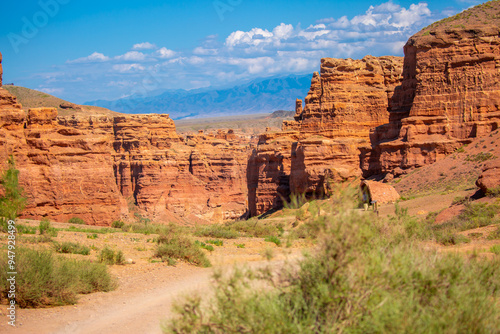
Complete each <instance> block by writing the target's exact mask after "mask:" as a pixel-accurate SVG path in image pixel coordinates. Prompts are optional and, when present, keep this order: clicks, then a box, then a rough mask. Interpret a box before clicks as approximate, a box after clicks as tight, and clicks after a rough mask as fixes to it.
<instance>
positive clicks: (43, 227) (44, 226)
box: [38, 218, 57, 237]
mask: <svg viewBox="0 0 500 334" xmlns="http://www.w3.org/2000/svg"><path fill="white" fill-rule="evenodd" d="M38 231H39V232H40V235H48V236H51V237H57V229H55V228H53V227H51V226H50V221H49V220H48V219H47V218H44V219H42V220H41V221H40V224H39V225H38Z"/></svg>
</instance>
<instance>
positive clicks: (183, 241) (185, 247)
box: [154, 233, 213, 267]
mask: <svg viewBox="0 0 500 334" xmlns="http://www.w3.org/2000/svg"><path fill="white" fill-rule="evenodd" d="M157 242H158V247H157V249H156V252H155V254H154V256H155V257H158V258H161V259H162V261H169V259H180V260H184V261H186V262H189V263H192V264H195V265H197V266H200V267H210V265H211V264H210V261H209V260H208V259H207V257H206V255H205V253H203V251H202V250H201V249H200V248H199V247H198V246H197V245H196V244H195V243H193V242H192V241H191V240H190V239H189V238H187V237H186V236H182V235H179V234H176V233H169V234H163V235H160V236H159V237H158V241H157ZM212 248H213V247H212Z"/></svg>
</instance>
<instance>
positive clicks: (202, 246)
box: [194, 240, 214, 252]
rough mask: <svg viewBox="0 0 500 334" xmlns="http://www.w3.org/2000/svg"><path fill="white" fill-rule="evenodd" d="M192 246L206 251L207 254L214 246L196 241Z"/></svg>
mask: <svg viewBox="0 0 500 334" xmlns="http://www.w3.org/2000/svg"><path fill="white" fill-rule="evenodd" d="M194 244H195V245H196V246H198V247H200V248H203V249H206V250H207V251H209V252H213V251H214V246H212V245H207V244H206V243H204V242H201V241H198V240H195V242H194Z"/></svg>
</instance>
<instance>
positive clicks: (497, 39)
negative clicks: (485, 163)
mask: <svg viewBox="0 0 500 334" xmlns="http://www.w3.org/2000/svg"><path fill="white" fill-rule="evenodd" d="M499 11H500V3H499V2H489V3H487V4H484V5H480V6H477V7H474V8H472V9H470V10H467V11H465V12H463V13H461V14H458V15H457V16H455V17H452V18H449V19H446V20H443V21H440V22H437V23H435V24H433V25H431V26H430V27H428V28H426V29H424V30H422V31H421V32H419V33H418V34H416V35H414V36H413V37H411V38H410V39H409V41H408V43H407V44H406V46H405V49H404V50H405V66H404V73H403V77H404V80H403V82H402V85H401V86H400V87H398V89H397V90H396V94H395V96H394V97H393V101H391V119H392V121H391V123H389V124H388V125H386V126H383V127H380V128H379V129H376V130H375V131H373V134H372V139H373V143H374V146H375V150H374V152H372V156H371V157H370V158H369V159H366V160H365V161H364V165H363V169H364V171H365V174H366V175H370V174H373V173H392V172H393V171H394V170H395V169H396V168H398V167H400V168H401V169H407V168H414V167H420V166H423V165H426V164H430V163H433V162H435V161H436V160H438V159H440V158H442V157H444V156H445V155H447V154H449V153H451V152H453V150H455V149H456V148H457V147H459V146H461V145H462V144H464V143H468V142H470V141H471V139H472V138H474V137H479V136H484V135H485V134H488V133H490V132H491V131H492V130H494V129H496V128H497V127H498V124H499V121H500V109H499V108H500V107H499V106H500V71H498V68H499V66H500V65H499V64H500V34H499V32H500V19H499V18H498V17H497V15H496V13H497V12H499ZM398 170H399V169H398Z"/></svg>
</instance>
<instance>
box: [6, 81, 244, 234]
mask: <svg viewBox="0 0 500 334" xmlns="http://www.w3.org/2000/svg"><path fill="white" fill-rule="evenodd" d="M0 77H1V75H0ZM249 142H250V138H247V137H244V136H240V135H237V134H235V133H234V131H232V130H229V131H218V132H217V133H211V134H203V133H199V134H197V135H191V136H188V137H187V138H186V139H184V138H181V137H180V136H179V135H178V134H177V132H176V130H175V124H174V122H173V121H172V119H170V117H169V116H168V115H133V116H116V117H108V116H102V115H98V116H67V117H60V116H58V113H57V109H55V108H32V109H29V112H28V114H25V112H24V111H23V110H22V109H21V106H20V104H18V103H17V100H16V98H15V97H13V96H12V95H10V94H9V93H8V92H7V91H5V90H3V89H1V88H0V159H1V165H0V166H1V167H2V169H3V168H5V163H6V161H7V158H8V156H10V155H13V156H14V158H15V161H16V166H17V168H18V169H19V171H20V174H19V175H20V183H21V185H22V186H23V187H24V189H25V193H26V195H27V197H28V204H27V208H26V210H25V211H24V212H23V217H25V218H38V219H39V218H42V217H48V218H50V219H55V220H60V221H65V220H67V219H69V218H71V217H80V218H82V219H84V220H85V221H86V222H87V223H88V224H94V225H110V224H111V222H112V221H113V220H116V219H120V218H130V219H134V217H133V214H132V212H130V211H129V209H131V208H133V207H134V206H137V208H138V210H139V212H142V214H143V215H145V216H148V217H149V218H154V219H157V221H164V222H168V221H177V222H179V221H180V222H185V223H197V222H201V221H204V222H222V221H224V220H227V219H234V218H239V217H241V216H244V215H245V214H246V212H247V208H248V203H247V184H246V181H247V180H246V172H247V157H248V155H249V152H250V150H251V149H252V147H251V146H250V145H249Z"/></svg>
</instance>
